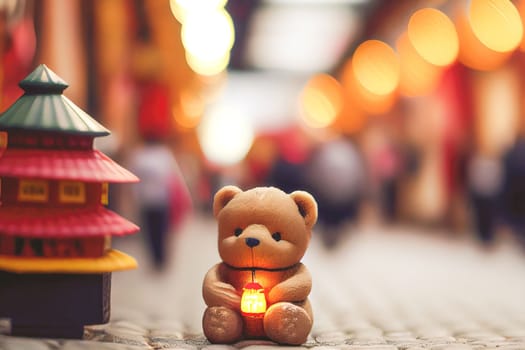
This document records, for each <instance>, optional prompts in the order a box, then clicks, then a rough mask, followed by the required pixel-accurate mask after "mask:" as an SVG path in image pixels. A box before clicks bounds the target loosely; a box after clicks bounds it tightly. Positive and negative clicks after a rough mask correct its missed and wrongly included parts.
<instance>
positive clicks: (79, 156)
mask: <svg viewBox="0 0 525 350" xmlns="http://www.w3.org/2000/svg"><path fill="white" fill-rule="evenodd" d="M0 176H11V177H25V178H44V179H50V180H78V181H85V182H137V181H139V179H138V178H137V177H136V176H135V175H133V174H132V173H131V172H129V171H128V170H126V169H124V168H123V167H121V166H120V165H118V164H117V163H115V162H114V161H113V160H111V158H109V157H107V156H106V155H105V154H104V153H102V152H100V151H98V150H82V151H79V150H77V151H72V150H40V149H16V148H7V149H6V150H5V151H4V153H3V154H2V155H1V156H0Z"/></svg>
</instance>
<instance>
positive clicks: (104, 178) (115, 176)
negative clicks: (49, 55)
mask: <svg viewBox="0 0 525 350" xmlns="http://www.w3.org/2000/svg"><path fill="white" fill-rule="evenodd" d="M19 85H20V87H22V89H24V92H25V93H24V95H22V96H21V97H20V98H19V99H18V100H17V101H16V102H15V103H13V105H11V107H9V108H8V109H7V110H6V111H5V112H4V113H2V114H0V130H2V131H7V132H8V134H10V133H17V134H20V133H27V134H28V135H33V136H34V137H37V135H42V133H43V132H44V133H48V134H49V135H71V136H70V137H77V136H78V137H88V138H90V137H97V136H106V135H109V134H110V132H109V130H107V129H106V128H105V127H103V126H102V125H100V124H99V123H98V122H97V121H96V120H95V119H93V118H92V117H91V116H89V115H88V114H87V113H86V112H84V111H83V110H82V109H80V108H79V107H78V106H76V105H75V104H74V103H73V102H71V100H69V99H68V98H67V97H65V96H64V95H63V94H62V92H63V91H64V90H65V89H66V88H67V87H68V84H67V83H66V82H65V81H64V80H62V79H61V78H60V77H59V76H57V75H56V74H55V73H54V72H53V71H52V70H50V69H49V68H48V67H46V65H44V64H42V65H40V66H38V67H37V68H36V69H35V70H34V71H33V72H32V73H31V74H29V75H28V76H27V77H26V78H25V79H24V80H22V81H21V82H20V84H19ZM51 137H53V136H51ZM8 140H9V135H8ZM0 176H12V177H26V178H27V177H32V178H44V179H50V180H62V179H63V180H78V181H85V182H137V181H138V178H137V177H136V176H135V175H133V174H132V173H131V172H129V171H128V170H126V169H124V168H123V167H121V166H120V165H118V164H117V163H116V162H114V161H113V160H112V159H110V158H109V157H107V156H105V155H104V154H103V153H102V152H100V151H98V150H94V149H93V147H92V145H90V146H89V148H88V149H82V150H80V149H69V148H68V147H63V148H59V149H57V148H52V149H51V148H42V147H38V146H35V145H31V144H27V145H20V144H19V143H17V144H16V145H11V144H10V143H9V141H8V146H7V149H5V150H4V152H3V154H2V155H1V157H0Z"/></svg>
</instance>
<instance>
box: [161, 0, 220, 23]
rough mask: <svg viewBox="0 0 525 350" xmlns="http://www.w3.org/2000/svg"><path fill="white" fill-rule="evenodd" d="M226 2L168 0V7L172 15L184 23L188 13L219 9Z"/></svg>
mask: <svg viewBox="0 0 525 350" xmlns="http://www.w3.org/2000/svg"><path fill="white" fill-rule="evenodd" d="M227 2H228V0H170V9H171V12H172V13H173V16H175V18H176V19H177V20H178V21H179V22H180V23H184V21H185V19H186V15H187V14H188V13H191V12H194V13H195V12H202V11H208V10H216V9H220V8H223V7H224V6H225V5H226V3H227Z"/></svg>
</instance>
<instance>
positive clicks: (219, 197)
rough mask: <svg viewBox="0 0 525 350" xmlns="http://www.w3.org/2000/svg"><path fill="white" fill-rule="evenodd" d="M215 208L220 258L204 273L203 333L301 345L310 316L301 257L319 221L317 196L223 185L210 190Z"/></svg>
mask: <svg viewBox="0 0 525 350" xmlns="http://www.w3.org/2000/svg"><path fill="white" fill-rule="evenodd" d="M213 214H214V216H215V218H216V219H217V222H218V248H219V255H220V257H221V259H222V262H220V263H218V264H217V265H215V266H213V267H212V268H211V269H210V270H209V271H208V273H207V274H206V276H205V277H204V282H203V288H202V289H203V298H204V301H205V303H206V305H207V308H206V310H205V312H204V316H203V321H202V324H203V330H204V334H205V336H206V338H208V340H209V341H210V342H212V343H222V344H229V343H234V342H237V341H239V340H242V339H269V340H272V341H274V342H276V343H279V344H288V345H299V344H303V343H304V342H305V341H306V339H307V337H308V334H309V333H310V330H311V328H312V323H313V315H312V308H311V306H310V302H309V301H308V295H309V294H310V290H311V287H312V280H311V276H310V273H309V272H308V270H307V268H306V267H305V266H304V265H303V264H302V263H301V258H302V257H303V255H304V254H305V252H306V249H307V247H308V244H309V242H310V238H311V234H312V227H313V225H314V224H315V222H316V221H317V203H316V201H315V199H314V198H313V197H312V195H310V194H309V193H308V192H305V191H295V192H292V193H291V194H287V193H285V192H283V191H281V190H280V189H277V188H275V187H256V188H252V189H250V190H247V191H242V190H241V189H239V188H238V187H235V186H225V187H223V188H221V189H220V190H219V191H218V192H217V193H216V194H215V196H214V200H213Z"/></svg>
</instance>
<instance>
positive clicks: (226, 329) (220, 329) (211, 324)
mask: <svg viewBox="0 0 525 350" xmlns="http://www.w3.org/2000/svg"><path fill="white" fill-rule="evenodd" d="M202 328H203V330H204V335H205V336H206V338H208V340H209V341H210V342H212V343H219V344H231V343H234V342H236V341H238V340H240V339H241V337H242V330H243V323H242V319H241V316H240V315H239V314H238V313H237V312H235V311H234V310H232V309H229V308H227V307H224V306H212V307H209V308H207V309H206V311H205V312H204V316H203V318H202Z"/></svg>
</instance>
